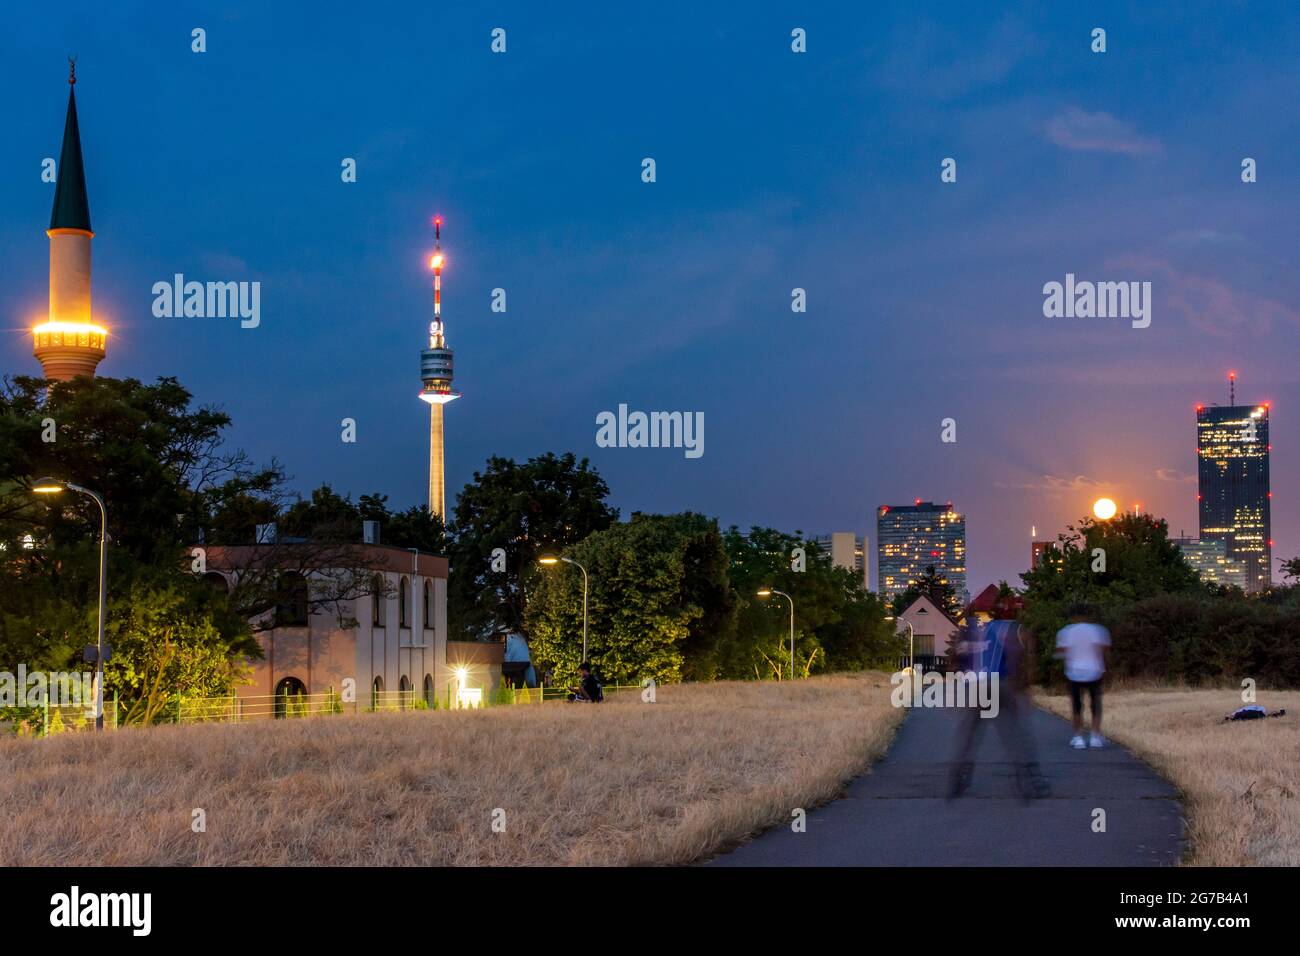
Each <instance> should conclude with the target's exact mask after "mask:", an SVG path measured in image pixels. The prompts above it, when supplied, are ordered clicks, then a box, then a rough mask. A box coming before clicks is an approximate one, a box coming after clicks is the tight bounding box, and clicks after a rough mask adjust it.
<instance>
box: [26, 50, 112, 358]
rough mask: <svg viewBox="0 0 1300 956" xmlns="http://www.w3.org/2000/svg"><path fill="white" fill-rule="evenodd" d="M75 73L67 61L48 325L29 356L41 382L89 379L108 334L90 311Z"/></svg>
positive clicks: (40, 328)
mask: <svg viewBox="0 0 1300 956" xmlns="http://www.w3.org/2000/svg"><path fill="white" fill-rule="evenodd" d="M76 84H77V71H76V65H75V64H73V63H72V62H71V61H69V68H68V86H69V88H68V115H67V118H66V119H65V120H64V124H63V148H62V149H61V150H60V152H59V165H58V166H57V167H55V186H54V210H53V211H52V212H51V214H50V228H49V229H48V230H47V231H46V233H45V234H46V235H47V236H49V237H50V306H49V315H48V316H47V318H46V320H45V321H44V322H42V323H41V324H39V325H37V326H35V327H34V328H33V329H32V340H33V353H34V354H35V355H36V358H37V359H38V360H39V361H40V363H41V367H42V368H43V369H44V370H45V377H46V378H48V379H54V380H56V381H67V380H69V379H73V378H76V377H77V376H78V375H88V376H93V375H94V374H95V368H96V366H98V365H99V363H100V360H101V359H103V357H104V355H105V346H106V344H107V340H108V330H107V329H105V328H104V327H103V326H101V325H98V324H96V322H95V321H94V318H93V316H92V314H91V311H90V241H91V239H93V238H94V237H95V234H94V233H93V232H91V230H90V201H89V199H87V197H86V171H85V167H84V166H83V165H82V162H81V130H80V129H79V128H78V126H77V96H76Z"/></svg>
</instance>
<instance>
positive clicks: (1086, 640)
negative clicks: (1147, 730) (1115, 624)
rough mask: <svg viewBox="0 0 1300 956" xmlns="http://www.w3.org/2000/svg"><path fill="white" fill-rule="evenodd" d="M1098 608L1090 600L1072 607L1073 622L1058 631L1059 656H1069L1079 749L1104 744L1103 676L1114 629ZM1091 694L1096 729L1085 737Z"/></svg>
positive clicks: (1072, 741)
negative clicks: (1102, 622) (1099, 617)
mask: <svg viewBox="0 0 1300 956" xmlns="http://www.w3.org/2000/svg"><path fill="white" fill-rule="evenodd" d="M1096 621H1097V612H1096V609H1095V608H1093V607H1092V605H1090V604H1076V605H1075V606H1074V607H1072V608H1070V623H1069V624H1067V625H1066V626H1065V627H1063V628H1061V629H1060V630H1059V631H1057V632H1056V656H1057V657H1061V658H1064V659H1065V679H1066V680H1067V681H1069V682H1070V712H1071V717H1072V719H1073V721H1074V736H1073V737H1071V738H1070V746H1071V747H1073V748H1074V749H1075V750H1083V749H1084V748H1085V747H1089V746H1091V747H1101V746H1104V745H1105V743H1106V740H1105V738H1104V737H1102V735H1101V679H1102V677H1103V675H1105V673H1106V648H1108V647H1110V632H1109V631H1107V630H1106V629H1105V628H1104V627H1102V626H1101V625H1100V624H1098V623H1096ZM1085 692H1086V693H1087V695H1088V709H1089V710H1090V711H1091V712H1092V733H1090V734H1089V735H1088V739H1087V740H1086V741H1085V740H1084V738H1083V695H1084V693H1085Z"/></svg>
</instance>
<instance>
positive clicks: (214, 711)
mask: <svg viewBox="0 0 1300 956" xmlns="http://www.w3.org/2000/svg"><path fill="white" fill-rule="evenodd" d="M640 689H641V686H640V685H639V684H609V685H606V686H605V687H604V692H605V696H606V697H607V698H608V697H609V696H611V695H614V694H619V693H626V692H627V691H639V690H640ZM569 693H570V692H569V690H568V688H566V687H521V688H512V687H510V686H508V685H505V684H503V685H502V686H501V687H500V688H499V689H498V690H497V692H496V693H494V694H485V695H484V696H483V699H482V700H481V702H480V703H479V704H478V706H479V707H512V706H515V705H520V704H541V703H545V702H548V701H557V700H567V699H568V697H569ZM358 696H361V697H366V696H368V699H366V700H354V701H345V700H343V698H342V696H341V695H340V694H339V693H338V692H337V691H335V690H334V688H330V689H329V690H328V691H325V692H324V693H318V694H260V695H253V696H246V697H239V696H236V695H235V694H229V695H227V696H224V697H182V698H179V699H178V701H177V707H176V713H177V718H176V720H177V723H183V724H185V723H238V722H239V721H243V720H259V719H266V718H282V717H321V716H326V715H329V714H358V713H381V712H387V713H391V712H400V711H406V710H452V709H455V710H464V709H469V705H465V704H462V705H460V706H459V707H453V706H452V703H453V700H452V697H451V695H450V694H447V695H445V696H442V697H439V696H437V695H436V694H435V695H434V696H433V698H432V699H426V698H425V697H424V695H423V694H422V693H420V692H418V691H414V690H390V691H377V692H371V693H370V694H369V695H364V694H362V695H358Z"/></svg>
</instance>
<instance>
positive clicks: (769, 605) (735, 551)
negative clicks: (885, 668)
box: [719, 527, 897, 679]
mask: <svg viewBox="0 0 1300 956" xmlns="http://www.w3.org/2000/svg"><path fill="white" fill-rule="evenodd" d="M723 540H724V544H725V547H726V549H727V554H728V556H729V558H730V562H731V563H730V569H729V574H730V578H731V583H732V587H733V588H734V589H735V591H736V594H737V600H738V605H739V608H738V613H737V623H736V629H735V634H734V637H733V638H732V640H731V641H729V642H728V644H727V645H726V646H725V647H724V648H723V649H722V650H721V652H720V655H719V656H720V666H719V676H724V677H730V678H734V679H746V678H754V677H772V676H775V675H776V673H777V671H778V670H779V668H780V667H781V666H782V664H781V662H784V664H783V666H784V668H785V670H784V673H786V674H788V673H789V657H790V653H789V616H788V615H789V610H788V605H787V604H786V603H785V599H784V598H779V597H773V598H769V599H767V600H763V599H760V598H759V597H758V596H757V592H758V590H759V588H762V587H774V588H776V589H777V590H779V591H784V592H785V593H786V594H789V595H790V596H791V597H792V598H793V600H794V611H795V632H796V633H795V659H796V663H795V667H796V672H801V669H810V670H811V671H813V672H817V671H829V670H856V669H861V668H866V667H873V666H880V665H883V664H885V663H886V662H887V661H888V660H889V659H890V657H891V655H892V654H894V653H896V651H897V641H896V640H895V639H894V637H893V629H892V628H891V627H890V626H889V622H887V621H886V620H885V608H884V605H883V604H882V603H881V602H880V600H879V599H878V598H877V597H876V596H875V595H873V594H871V593H869V592H868V591H867V590H866V589H865V587H864V586H863V583H862V579H861V577H860V576H859V575H858V574H857V572H855V571H850V570H848V569H846V568H839V567H836V566H835V565H834V564H833V563H832V561H831V559H830V555H828V554H826V553H824V552H823V551H822V550H821V549H820V548H819V547H818V546H817V545H816V543H815V542H812V541H806V540H804V539H803V538H802V537H801V536H800V535H799V534H786V533H784V532H780V531H775V530H773V529H771V528H751V529H750V531H749V534H748V535H742V534H741V533H740V532H739V531H738V530H737V529H736V528H735V527H732V528H731V529H730V530H729V531H728V532H727V534H726V535H724V537H723ZM796 548H801V549H803V552H804V564H803V570H802V571H799V570H795V569H794V568H793V567H792V566H791V562H792V555H793V554H794V552H795V549H796Z"/></svg>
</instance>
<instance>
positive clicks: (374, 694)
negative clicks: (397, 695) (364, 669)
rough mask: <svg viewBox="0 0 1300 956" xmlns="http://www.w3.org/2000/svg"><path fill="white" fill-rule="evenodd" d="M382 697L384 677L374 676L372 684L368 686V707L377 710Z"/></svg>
mask: <svg viewBox="0 0 1300 956" xmlns="http://www.w3.org/2000/svg"><path fill="white" fill-rule="evenodd" d="M383 699H384V679H383V678H382V677H376V678H375V682H374V684H372V685H371V687H370V709H371V710H378V709H379V705H380V704H381V703H382V702H383Z"/></svg>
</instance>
